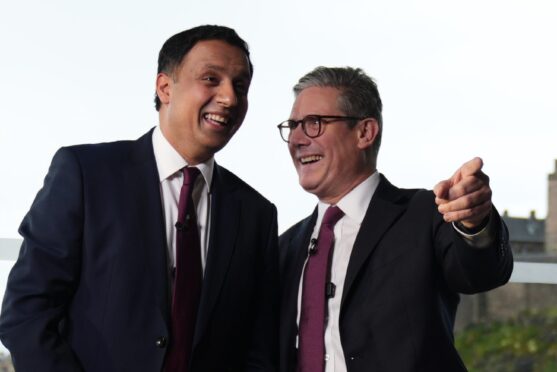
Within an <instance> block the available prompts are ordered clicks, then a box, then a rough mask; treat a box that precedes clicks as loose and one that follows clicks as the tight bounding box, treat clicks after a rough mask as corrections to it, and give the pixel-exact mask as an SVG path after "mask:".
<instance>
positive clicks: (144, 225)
mask: <svg viewBox="0 0 557 372" xmlns="http://www.w3.org/2000/svg"><path fill="white" fill-rule="evenodd" d="M152 132H153V131H152V130H150V131H149V132H148V133H147V134H145V135H143V136H142V137H141V138H139V139H138V140H137V141H136V142H135V144H134V146H133V147H132V151H131V153H130V164H128V166H126V167H125V168H123V170H122V173H123V179H124V180H125V182H126V184H127V190H128V195H126V196H124V197H123V198H125V199H126V200H129V203H135V204H136V205H135V206H133V210H137V218H138V221H137V222H138V224H139V225H138V226H141V228H140V229H138V231H136V234H137V235H136V236H135V238H134V239H133V241H135V242H136V243H137V244H141V245H143V246H144V247H145V249H146V250H147V252H148V259H149V263H148V266H147V267H148V270H149V272H146V273H145V275H146V277H147V278H148V279H147V280H149V281H153V288H154V293H153V296H155V301H156V306H157V307H158V309H159V311H160V313H161V317H162V319H164V320H165V324H167V327H168V322H169V314H170V308H169V302H170V297H169V296H170V293H169V284H168V283H169V282H168V279H169V278H168V261H167V249H166V233H165V227H164V219H163V210H162V204H161V195H160V185H159V174H158V171H157V165H156V160H155V156H154V152H153V144H152ZM124 207H125V205H124Z"/></svg>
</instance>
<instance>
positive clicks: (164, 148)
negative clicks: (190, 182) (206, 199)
mask: <svg viewBox="0 0 557 372" xmlns="http://www.w3.org/2000/svg"><path fill="white" fill-rule="evenodd" d="M153 151H154V153H155V161H156V163H157V170H158V172H159V181H160V182H163V181H164V180H166V179H167V178H169V177H171V176H173V175H174V174H175V173H176V172H179V171H180V170H181V169H182V168H184V167H185V166H187V165H188V163H187V162H186V160H185V159H184V158H182V156H181V155H180V154H179V153H178V151H176V149H175V148H174V147H172V145H171V144H170V142H168V140H167V139H166V138H165V137H164V135H163V133H162V131H161V128H160V127H159V126H156V127H155V130H154V131H153ZM214 166H215V158H214V157H211V158H209V159H208V160H206V161H205V162H203V163H200V164H197V165H196V167H197V168H198V169H199V171H200V172H201V175H202V176H203V179H204V180H205V183H206V184H207V188H208V189H209V190H210V189H211V181H212V179H213V168H214Z"/></svg>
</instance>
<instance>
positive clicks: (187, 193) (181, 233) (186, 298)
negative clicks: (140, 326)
mask: <svg viewBox="0 0 557 372" xmlns="http://www.w3.org/2000/svg"><path fill="white" fill-rule="evenodd" d="M182 172H183V173H184V184H183V185H182V189H181V190H180V201H179V203H178V222H176V225H175V226H176V271H175V277H174V293H173V295H172V318H171V321H172V322H171V339H170V344H169V350H168V352H167V354H166V360H165V371H167V372H184V371H186V372H187V371H189V363H190V358H191V354H192V344H193V334H194V331H195V318H196V316H197V308H198V305H199V298H200V295H201V281H202V279H203V273H202V269H201V248H200V242H199V232H198V231H197V218H196V213H195V206H194V204H193V199H192V196H191V194H192V190H193V185H194V183H195V179H196V178H197V176H198V175H199V169H197V168H194V167H186V168H183V169H182Z"/></svg>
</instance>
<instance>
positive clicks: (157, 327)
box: [0, 131, 278, 372]
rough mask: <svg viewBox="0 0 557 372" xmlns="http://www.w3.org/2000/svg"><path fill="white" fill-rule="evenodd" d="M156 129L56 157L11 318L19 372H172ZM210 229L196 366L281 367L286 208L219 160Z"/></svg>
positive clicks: (0, 322)
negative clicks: (280, 237) (280, 213)
mask: <svg viewBox="0 0 557 372" xmlns="http://www.w3.org/2000/svg"><path fill="white" fill-rule="evenodd" d="M151 132H152V131H151ZM151 132H149V133H147V134H146V135H144V136H143V137H141V138H140V139H139V140H137V141H121V142H115V143H105V144H97V145H81V146H72V147H68V148H62V149H60V150H59V151H58V152H57V153H56V155H55V156H54V159H53V161H52V165H51V167H50V170H49V172H48V175H47V176H46V179H45V183H44V187H43V188H42V190H41V191H40V192H39V193H38V195H37V197H36V199H35V201H34V203H33V205H32V207H31V210H30V211H29V213H28V214H27V215H26V217H25V218H24V220H23V222H22V224H21V227H20V233H21V235H22V236H23V237H24V241H23V245H22V247H21V251H20V255H19V258H18V260H17V262H16V264H15V266H14V268H13V270H12V272H11V273H10V276H9V279H8V286H7V290H6V294H5V297H4V302H3V307H2V315H1V318H0V336H1V339H2V342H3V343H4V345H5V346H6V347H7V348H8V349H9V350H10V351H11V354H12V357H13V360H14V364H15V366H16V368H17V370H18V371H33V372H36V371H56V372H60V371H78V370H82V369H84V370H86V371H99V372H100V371H102V372H107V371H160V370H161V367H162V365H163V360H164V355H165V351H166V346H167V345H168V342H169V340H168V337H169V321H170V320H169V319H170V293H169V278H168V268H167V247H166V238H165V227H164V221H163V212H162V206H161V194H160V190H159V180H158V173H157V167H156V163H155V158H154V154H153V146H152V140H151ZM210 228H211V235H210V239H209V249H208V257H207V264H206V269H205V276H204V280H203V289H202V295H201V303H200V309H199V312H198V319H197V324H196V331H195V340H194V350H193V356H192V369H191V370H192V371H203V372H205V371H219V372H220V371H256V370H257V371H273V370H275V367H276V361H277V350H278V347H277V343H278V323H277V320H278V319H277V318H278V314H277V310H276V309H277V307H278V300H277V299H276V298H277V295H276V293H277V292H278V252H277V232H276V209H275V207H274V206H273V205H272V204H271V203H269V202H268V201H267V200H265V199H264V198H263V197H262V196H261V195H259V194H258V193H257V192H256V191H255V190H253V189H252V188H251V187H249V186H248V185H247V184H245V183H244V182H243V181H241V180H240V179H239V178H238V177H236V176H235V175H233V174H232V173H230V172H229V171H228V170H226V169H224V168H223V167H220V166H218V165H216V164H215V170H214V177H213V185H212V204H211V227H210Z"/></svg>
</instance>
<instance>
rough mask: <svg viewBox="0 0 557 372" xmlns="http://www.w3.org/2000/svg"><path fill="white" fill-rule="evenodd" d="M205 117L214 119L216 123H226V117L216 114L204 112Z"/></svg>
mask: <svg viewBox="0 0 557 372" xmlns="http://www.w3.org/2000/svg"><path fill="white" fill-rule="evenodd" d="M205 119H208V120H212V121H216V122H217V123H219V124H222V125H226V124H228V118H225V117H224V116H220V115H217V114H205Z"/></svg>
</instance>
